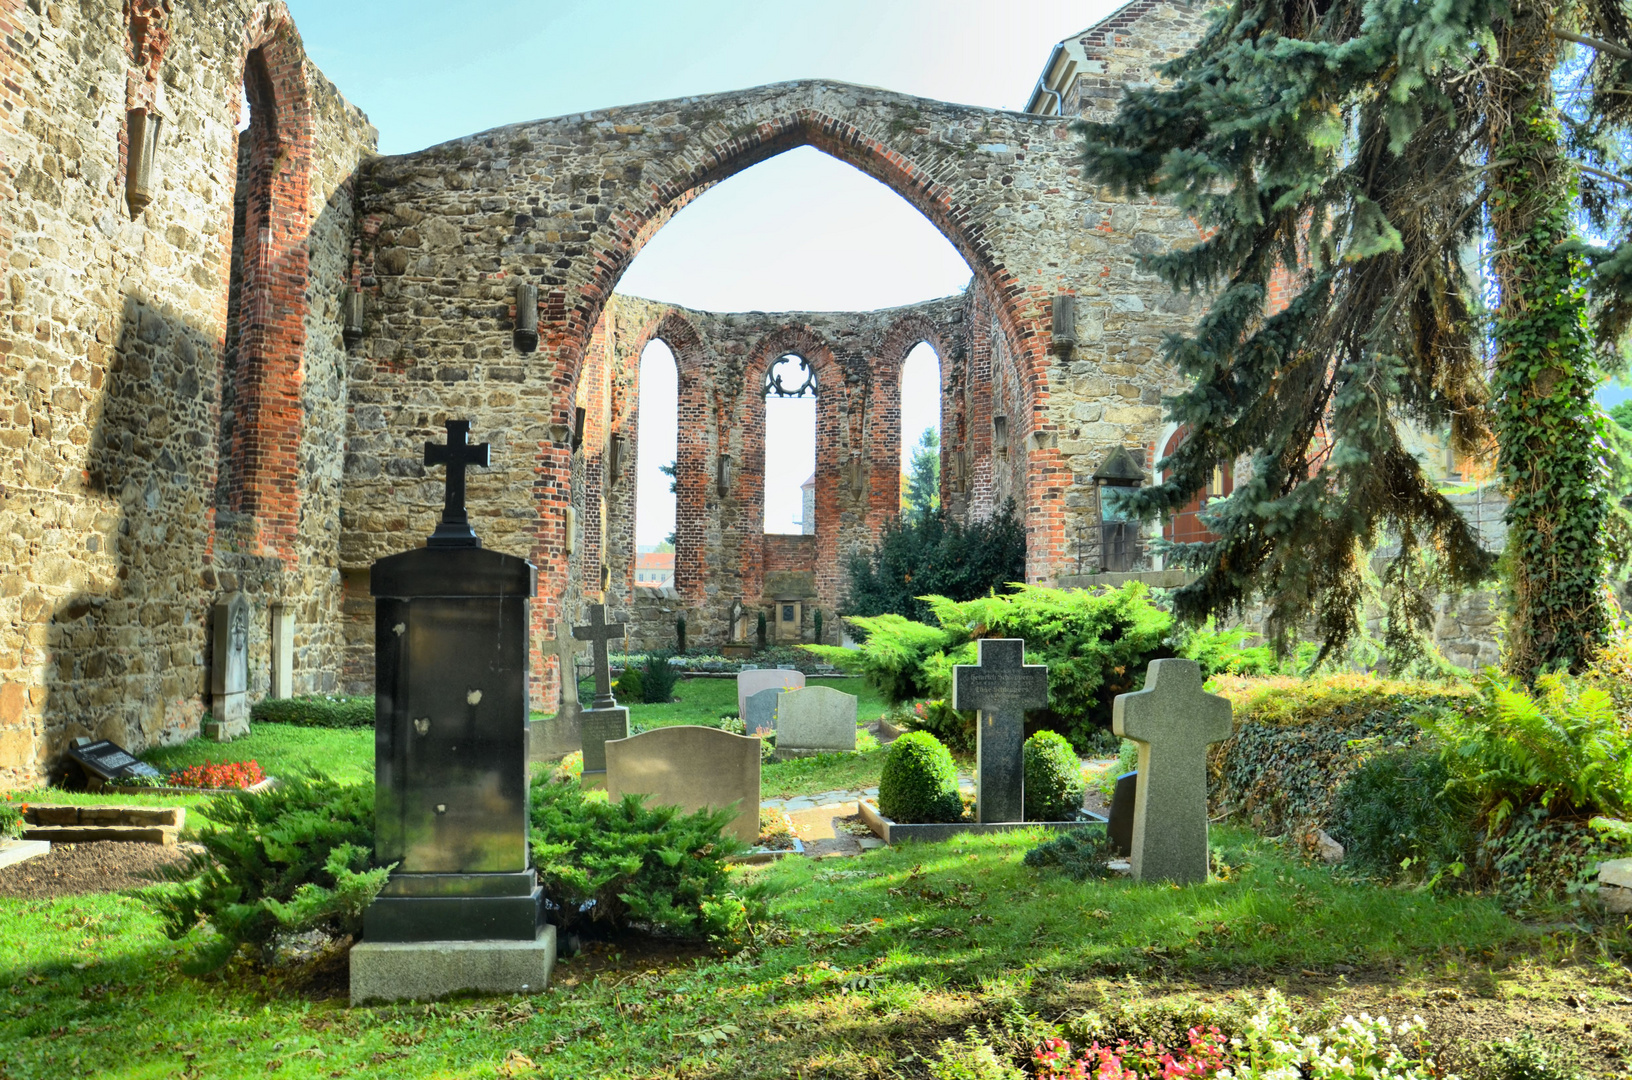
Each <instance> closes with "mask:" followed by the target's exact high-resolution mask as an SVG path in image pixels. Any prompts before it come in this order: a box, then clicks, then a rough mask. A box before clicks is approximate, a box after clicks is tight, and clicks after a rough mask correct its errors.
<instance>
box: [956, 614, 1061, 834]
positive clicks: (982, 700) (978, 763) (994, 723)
mask: <svg viewBox="0 0 1632 1080" xmlns="http://www.w3.org/2000/svg"><path fill="white" fill-rule="evenodd" d="M978 648H979V655H980V663H979V664H975V665H970V664H958V665H957V666H956V667H954V668H953V669H952V707H953V708H954V709H977V710H979V715H978V716H977V717H976V719H975V819H976V820H977V821H979V822H981V823H982V824H985V823H987V822H992V821H1022V820H1024V818H1025V768H1024V765H1023V763H1022V761H1021V749H1022V747H1023V746H1024V744H1025V739H1026V710H1027V709H1040V708H1042V707H1043V706H1045V705H1047V704H1048V668H1047V667H1046V666H1045V665H1043V664H1027V663H1025V659H1026V643H1025V641H1024V640H1023V639H1021V638H988V639H983V640H982V641H980V642H979V645H978Z"/></svg>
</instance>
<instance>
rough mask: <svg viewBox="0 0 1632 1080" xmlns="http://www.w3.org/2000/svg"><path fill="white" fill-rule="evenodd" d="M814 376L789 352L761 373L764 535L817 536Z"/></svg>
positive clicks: (799, 358) (805, 363) (806, 365)
mask: <svg viewBox="0 0 1632 1080" xmlns="http://www.w3.org/2000/svg"><path fill="white" fill-rule="evenodd" d="M816 394H817V387H816V376H815V373H814V372H813V371H812V370H811V368H810V364H809V362H808V361H806V360H805V358H804V357H802V356H798V355H796V354H793V353H789V354H788V355H787V356H783V357H781V358H780V359H778V360H777V361H776V363H774V364H772V365H771V367H770V369H769V370H768V371H766V373H765V531H766V532H767V533H780V534H784V535H786V534H793V535H799V534H808V533H814V532H815V531H816V500H815V477H816Z"/></svg>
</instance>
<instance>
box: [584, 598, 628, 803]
mask: <svg viewBox="0 0 1632 1080" xmlns="http://www.w3.org/2000/svg"><path fill="white" fill-rule="evenodd" d="M624 629H625V627H624V624H623V623H609V622H607V621H606V605H605V604H591V605H589V625H588V626H575V627H573V628H572V636H573V637H575V638H577V639H578V640H579V641H587V642H589V643H590V645H591V647H592V648H593V650H594V654H595V703H594V704H593V705H591V706H590V707H589V708H587V709H584V710H582V711H580V712H579V714H578V723H579V730H580V731H581V732H582V737H583V747H584V778H585V779H586V780H589V781H591V782H594V781H597V780H599V779H602V778H604V777H605V776H606V749H605V746H606V742H607V740H608V739H627V738H628V737H629V710H628V709H626V708H624V707H622V706H621V705H619V704H618V699H617V697H616V696H614V695H613V693H612V664H611V660H610V659H609V658H608V656H607V651H606V643H607V642H608V641H611V640H612V639H614V638H620V637H622V636H623V634H624Z"/></svg>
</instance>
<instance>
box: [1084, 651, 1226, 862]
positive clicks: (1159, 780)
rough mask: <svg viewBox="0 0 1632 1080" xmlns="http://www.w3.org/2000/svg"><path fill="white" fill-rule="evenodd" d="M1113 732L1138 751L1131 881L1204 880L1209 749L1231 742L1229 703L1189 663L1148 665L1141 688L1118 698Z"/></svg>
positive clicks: (1161, 661)
mask: <svg viewBox="0 0 1632 1080" xmlns="http://www.w3.org/2000/svg"><path fill="white" fill-rule="evenodd" d="M1111 726H1112V728H1113V729H1114V730H1115V731H1116V733H1117V734H1118V735H1120V736H1122V737H1123V738H1124V739H1132V740H1133V741H1134V742H1136V743H1138V744H1139V786H1138V792H1137V794H1135V795H1134V798H1133V844H1132V854H1131V857H1130V859H1129V861H1130V863H1131V864H1132V869H1133V877H1134V880H1136V881H1153V880H1158V879H1160V880H1166V881H1175V882H1178V883H1179V884H1181V885H1187V884H1190V883H1191V882H1196V881H1206V880H1207V747H1208V746H1209V745H1210V744H1212V743H1215V742H1220V741H1222V740H1224V739H1227V738H1229V737H1230V733H1231V732H1232V731H1233V730H1234V728H1233V726H1232V725H1231V723H1230V703H1229V701H1227V700H1226V699H1224V698H1221V697H1219V696H1217V695H1216V694H1209V693H1207V692H1206V691H1205V690H1203V689H1202V686H1201V667H1200V665H1198V664H1197V663H1196V662H1195V661H1194V660H1152V661H1151V662H1150V669H1149V674H1147V675H1146V676H1145V688H1144V689H1143V690H1140V691H1139V692H1138V693H1134V694H1121V695H1118V697H1117V699H1116V701H1115V702H1114V703H1113V704H1112V706H1111Z"/></svg>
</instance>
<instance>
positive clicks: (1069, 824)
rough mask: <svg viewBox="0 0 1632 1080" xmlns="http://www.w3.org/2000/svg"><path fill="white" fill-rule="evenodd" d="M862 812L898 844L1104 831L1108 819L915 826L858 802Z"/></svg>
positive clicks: (888, 839) (870, 823) (878, 832)
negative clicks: (1019, 832) (1042, 831)
mask: <svg viewBox="0 0 1632 1080" xmlns="http://www.w3.org/2000/svg"><path fill="white" fill-rule="evenodd" d="M856 808H857V809H858V810H859V811H860V812H861V820H862V822H863V823H864V824H865V825H866V826H867V827H868V828H869V829H871V830H873V835H874V836H876V837H878V838H879V839H880V840H882V841H884V842H885V843H886V844H899V843H901V842H903V841H906V840H916V841H918V842H920V843H931V842H933V841H936V840H950V839H951V838H952V837H954V836H963V835H965V834H968V835H973V836H984V835H986V834H987V833H1001V832H1013V831H1014V830H1016V829H1103V828H1105V819H1104V818H1103V817H1100V816H1099V815H1098V814H1091V813H1089V812H1088V811H1086V810H1085V811H1083V816H1082V817H1081V818H1079V819H1078V820H1076V821H987V822H980V821H938V822H933V823H926V824H913V823H909V822H904V821H896V820H895V819H893V818H887V817H885V816H884V815H883V814H882V813H880V812H879V809H878V805H877V804H876V803H871V802H868V801H867V800H866V799H862V800H860V801H859V802H857V803H856Z"/></svg>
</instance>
